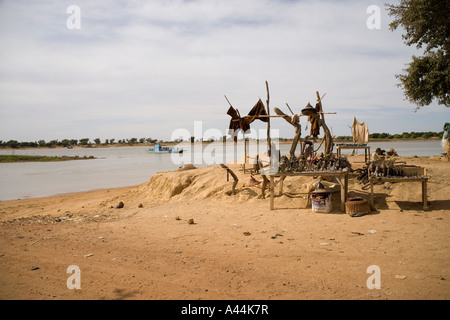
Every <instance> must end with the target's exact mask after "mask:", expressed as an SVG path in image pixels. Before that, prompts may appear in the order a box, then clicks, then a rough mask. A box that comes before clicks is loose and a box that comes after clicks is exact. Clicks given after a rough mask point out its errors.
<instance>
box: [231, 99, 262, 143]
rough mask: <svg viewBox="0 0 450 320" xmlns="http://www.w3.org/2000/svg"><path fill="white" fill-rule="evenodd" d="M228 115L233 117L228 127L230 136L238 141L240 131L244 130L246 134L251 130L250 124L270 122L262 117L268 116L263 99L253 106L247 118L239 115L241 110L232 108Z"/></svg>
mask: <svg viewBox="0 0 450 320" xmlns="http://www.w3.org/2000/svg"><path fill="white" fill-rule="evenodd" d="M227 114H228V115H229V116H231V120H230V125H229V127H228V129H229V134H230V135H231V136H232V137H233V138H234V139H235V140H236V139H237V133H238V131H239V130H242V131H243V132H244V133H245V132H247V131H248V130H250V124H251V123H252V122H253V121H255V120H256V119H258V120H261V121H263V122H268V121H269V118H267V117H264V118H261V117H259V116H261V115H267V113H266V108H265V107H264V104H263V102H262V101H261V99H259V100H258V102H257V103H256V104H255V105H254V106H253V108H252V109H251V110H250V112H249V113H248V115H247V116H245V117H241V115H240V114H239V110H237V109H234V108H233V107H231V106H230V108H229V109H228V112H227Z"/></svg>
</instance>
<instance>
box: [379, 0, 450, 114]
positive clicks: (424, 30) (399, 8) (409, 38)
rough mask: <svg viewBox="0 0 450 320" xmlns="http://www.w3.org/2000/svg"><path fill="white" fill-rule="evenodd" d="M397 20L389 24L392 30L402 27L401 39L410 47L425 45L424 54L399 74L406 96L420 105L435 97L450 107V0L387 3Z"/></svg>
mask: <svg viewBox="0 0 450 320" xmlns="http://www.w3.org/2000/svg"><path fill="white" fill-rule="evenodd" d="M386 6H387V10H388V13H389V15H390V16H391V17H393V18H394V20H393V21H392V22H391V23H390V24H389V27H390V29H391V30H392V31H394V30H396V29H397V28H398V27H400V26H401V27H403V29H404V30H405V32H406V33H405V34H403V35H402V38H403V40H404V42H405V44H406V45H407V46H411V45H416V47H417V49H421V48H422V47H424V53H423V56H419V57H416V56H413V57H412V62H411V63H409V64H408V65H407V66H408V67H407V68H406V69H405V70H404V71H406V74H399V75H396V78H397V79H399V80H400V83H399V84H398V86H399V87H401V88H402V89H403V91H404V94H405V97H406V98H407V99H408V100H409V101H410V102H412V103H414V104H417V105H418V108H420V107H423V106H427V105H429V104H431V102H432V101H433V100H434V99H436V100H437V102H438V103H439V104H441V105H445V106H446V107H449V106H450V95H449V87H450V85H449V83H450V79H449V76H448V75H449V74H450V58H449V56H448V51H449V49H450V41H449V37H448V36H449V34H450V23H449V21H450V19H449V14H450V1H448V0H400V3H399V4H398V5H392V4H386Z"/></svg>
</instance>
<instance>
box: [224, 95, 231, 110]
mask: <svg viewBox="0 0 450 320" xmlns="http://www.w3.org/2000/svg"><path fill="white" fill-rule="evenodd" d="M224 97H225V99H227V101H228V104H229V105H230V107H232V105H231V103H230V101H229V100H228V98H227V96H225V95H224Z"/></svg>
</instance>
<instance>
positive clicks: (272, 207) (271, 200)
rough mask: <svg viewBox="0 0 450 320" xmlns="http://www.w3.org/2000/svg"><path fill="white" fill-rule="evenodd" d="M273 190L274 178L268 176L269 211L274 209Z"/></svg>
mask: <svg viewBox="0 0 450 320" xmlns="http://www.w3.org/2000/svg"><path fill="white" fill-rule="evenodd" d="M273 189H274V177H273V176H270V210H273V209H274V203H273V202H274V199H273Z"/></svg>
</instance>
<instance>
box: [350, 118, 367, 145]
mask: <svg viewBox="0 0 450 320" xmlns="http://www.w3.org/2000/svg"><path fill="white" fill-rule="evenodd" d="M352 134H353V143H355V144H367V143H368V142H369V129H368V128H367V125H366V123H365V122H362V123H359V122H358V120H356V117H353V125H352Z"/></svg>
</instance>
